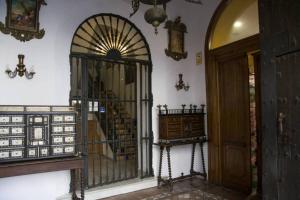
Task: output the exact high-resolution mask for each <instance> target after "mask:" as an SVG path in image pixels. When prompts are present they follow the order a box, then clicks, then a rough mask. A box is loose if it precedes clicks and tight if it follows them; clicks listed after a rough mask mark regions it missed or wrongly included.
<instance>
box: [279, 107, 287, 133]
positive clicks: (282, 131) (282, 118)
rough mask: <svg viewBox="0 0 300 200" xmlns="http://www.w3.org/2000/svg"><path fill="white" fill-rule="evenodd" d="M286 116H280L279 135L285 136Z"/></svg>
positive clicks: (280, 114) (281, 114)
mask: <svg viewBox="0 0 300 200" xmlns="http://www.w3.org/2000/svg"><path fill="white" fill-rule="evenodd" d="M285 117H286V116H285V114H283V113H282V112H281V113H279V115H278V129H279V135H281V136H282V135H284V130H283V125H284V119H285Z"/></svg>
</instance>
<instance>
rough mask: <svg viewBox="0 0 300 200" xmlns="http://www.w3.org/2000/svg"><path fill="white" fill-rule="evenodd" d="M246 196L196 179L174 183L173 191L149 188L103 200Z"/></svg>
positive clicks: (222, 199) (238, 198)
mask: <svg viewBox="0 0 300 200" xmlns="http://www.w3.org/2000/svg"><path fill="white" fill-rule="evenodd" d="M245 198H246V195H244V194H241V193H238V192H234V191H232V190H229V189H226V188H223V187H218V186H214V185H210V184H207V183H206V182H204V181H202V180H201V179H198V178H193V179H188V180H183V181H180V182H176V183H175V184H174V186H173V191H172V192H170V191H169V189H168V187H164V186H163V187H161V188H157V187H155V188H150V189H146V190H141V191H138V192H132V193H128V194H125V195H119V196H114V197H110V198H106V199H105V200H184V199H200V200H225V199H226V200H242V199H245Z"/></svg>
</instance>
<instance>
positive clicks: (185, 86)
mask: <svg viewBox="0 0 300 200" xmlns="http://www.w3.org/2000/svg"><path fill="white" fill-rule="evenodd" d="M178 76H179V81H178V83H176V84H175V87H176V89H177V90H181V89H184V90H185V91H188V90H189V89H190V86H189V84H188V83H186V84H185V83H184V82H183V80H182V74H178Z"/></svg>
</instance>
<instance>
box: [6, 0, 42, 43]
mask: <svg viewBox="0 0 300 200" xmlns="http://www.w3.org/2000/svg"><path fill="white" fill-rule="evenodd" d="M6 3H7V15H6V19H5V25H4V24H3V23H2V22H0V31H1V32H2V33H4V34H10V35H12V36H13V37H15V38H16V39H17V40H20V41H22V42H25V41H29V40H31V39H33V38H37V39H41V38H43V36H44V35H45V30H44V29H41V30H40V27H39V26H40V24H39V12H40V8H41V5H47V4H46V3H45V1H44V0H6Z"/></svg>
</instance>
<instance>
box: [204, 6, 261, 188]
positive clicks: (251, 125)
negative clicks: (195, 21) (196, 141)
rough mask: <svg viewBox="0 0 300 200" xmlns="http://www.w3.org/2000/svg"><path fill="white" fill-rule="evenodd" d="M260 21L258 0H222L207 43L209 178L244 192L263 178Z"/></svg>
mask: <svg viewBox="0 0 300 200" xmlns="http://www.w3.org/2000/svg"><path fill="white" fill-rule="evenodd" d="M258 27H259V26H258V6H257V0H245V1H239V0H230V1H229V0H223V1H222V2H221V3H220V5H219V7H218V8H217V10H216V12H215V14H214V16H213V18H212V20H211V23H210V25H209V29H208V32H207V35H206V47H205V48H206V83H207V104H208V134H209V155H208V159H209V170H208V174H209V181H210V182H212V183H216V184H221V185H224V186H226V187H230V188H233V189H237V190H239V191H243V192H245V193H250V192H251V190H254V192H255V191H256V188H257V186H256V184H257V183H258V184H260V182H261V181H260V177H261V175H260V165H258V166H257V163H261V159H260V152H258V153H257V148H256V146H257V143H260V134H259V133H260V123H259V122H260V108H259V105H260V96H259V95H260V91H259V90H260V85H259V79H260V78H259V74H260V72H259V71H260V67H259V65H260V62H259V59H260V57H259V28H258ZM257 161H258V162H257ZM257 167H258V168H259V169H258V170H257ZM257 173H258V175H257ZM257 177H259V180H258V181H257V180H256V179H257ZM252 188H253V189H252ZM258 188H260V185H259V186H258Z"/></svg>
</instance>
